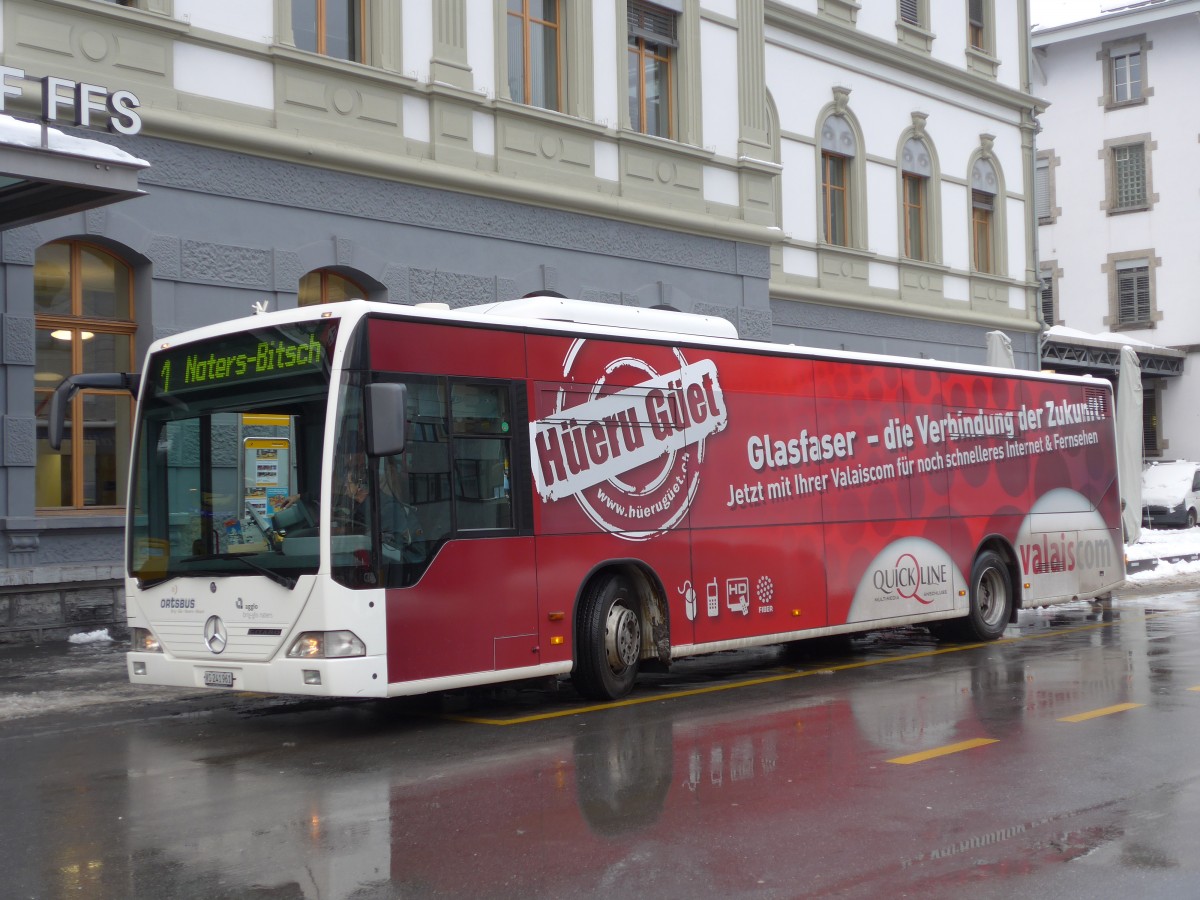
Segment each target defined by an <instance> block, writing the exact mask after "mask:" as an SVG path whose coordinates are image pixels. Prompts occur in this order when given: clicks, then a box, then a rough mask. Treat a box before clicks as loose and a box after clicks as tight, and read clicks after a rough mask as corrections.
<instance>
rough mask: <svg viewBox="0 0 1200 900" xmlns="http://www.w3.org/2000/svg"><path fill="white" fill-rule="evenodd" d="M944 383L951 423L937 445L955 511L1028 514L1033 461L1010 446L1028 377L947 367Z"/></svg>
mask: <svg viewBox="0 0 1200 900" xmlns="http://www.w3.org/2000/svg"><path fill="white" fill-rule="evenodd" d="M941 383H942V396H943V403H944V406H945V416H946V418H947V419H949V427H948V428H947V427H945V426H940V427H939V431H940V432H942V433H939V434H938V435H937V436H938V437H939V440H937V441H936V442H935V443H934V447H935V449H936V450H938V452H940V453H941V456H942V461H943V463H944V465H945V468H946V471H947V474H948V485H947V491H948V497H949V500H950V511H951V515H953V516H961V517H963V518H969V517H972V516H981V515H994V514H1014V513H1015V514H1021V515H1024V514H1025V513H1026V512H1028V511H1029V507H1030V504H1031V502H1032V497H1031V496H1030V480H1029V462H1028V460H1027V459H1026V458H1024V457H1021V456H1012V455H1010V454H1009V453H1008V450H1007V446H1008V444H1009V443H1010V442H1011V441H1013V440H1015V439H1016V438H1017V436H1018V434H1019V433H1020V431H1021V428H1020V421H1019V411H1020V406H1021V399H1022V394H1021V384H1022V382H1021V381H1019V380H1017V379H1013V378H1000V377H991V376H987V375H983V374H979V373H975V372H961V373H956V372H946V373H943V374H942V375H941ZM956 430H957V434H958V436H952V435H953V434H954V432H955V431H956ZM934 433H935V432H934V429H933V426H931V430H930V434H931V436H933V435H934Z"/></svg>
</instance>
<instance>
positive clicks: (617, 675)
mask: <svg viewBox="0 0 1200 900" xmlns="http://www.w3.org/2000/svg"><path fill="white" fill-rule="evenodd" d="M640 611H641V610H640V604H639V603H638V599H637V595H636V594H635V593H634V590H633V586H632V585H631V584H630V583H629V579H628V578H626V577H625V576H623V575H608V576H604V577H602V578H598V579H597V580H596V581H594V582H592V583H591V584H590V585H588V588H587V591H586V592H585V593H584V596H583V600H582V602H581V603H580V604H579V611H578V619H577V623H578V628H577V629H576V632H575V634H576V640H575V668H574V670H573V671H572V672H571V681H572V682H574V684H575V689H576V690H578V691H579V693H581V694H582V695H583V696H585V697H587V698H588V699H590V700H619V699H620V698H621V697H624V696H625V695H626V694H628V693H629V692H630V691H631V690H633V683H634V681H636V680H637V673H638V665H639V663H640V657H641V652H642V622H641V616H640Z"/></svg>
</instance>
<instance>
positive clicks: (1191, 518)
mask: <svg viewBox="0 0 1200 900" xmlns="http://www.w3.org/2000/svg"><path fill="white" fill-rule="evenodd" d="M1183 527H1184V528H1195V527H1196V511H1195V510H1194V509H1189V510H1188V511H1187V524H1186V525H1184V526H1183Z"/></svg>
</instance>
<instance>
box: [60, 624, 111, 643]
mask: <svg viewBox="0 0 1200 900" xmlns="http://www.w3.org/2000/svg"><path fill="white" fill-rule="evenodd" d="M67 640H68V641H69V642H70V643H72V644H95V643H98V642H100V641H111V640H112V637H111V636H110V635H109V633H108V629H107V628H101V629H100V630H98V631H88V632H85V633H83V634H73V635H71V636H70V637H69V638H67Z"/></svg>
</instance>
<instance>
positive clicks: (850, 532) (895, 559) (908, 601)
mask: <svg viewBox="0 0 1200 900" xmlns="http://www.w3.org/2000/svg"><path fill="white" fill-rule="evenodd" d="M958 531H959V524H958V523H951V522H950V521H949V520H947V519H923V520H921V519H916V520H892V521H880V522H877V523H868V522H832V523H830V524H828V525H826V526H825V565H826V571H827V573H828V578H829V623H830V624H831V625H842V624H846V623H851V622H863V623H866V622H878V623H879V624H880V626H881V627H886V626H887V620H888V619H894V618H899V617H901V616H917V615H924V614H926V613H936V612H950V611H952V610H954V609H956V608H957V606H958V605H961V601H959V599H958V590H959V588H960V587H961V586H962V583H963V580H964V579H963V573H962V562H961V560H962V557H961V554H959V553H956V552H955V547H956V539H955V536H956V534H957V533H958Z"/></svg>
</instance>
